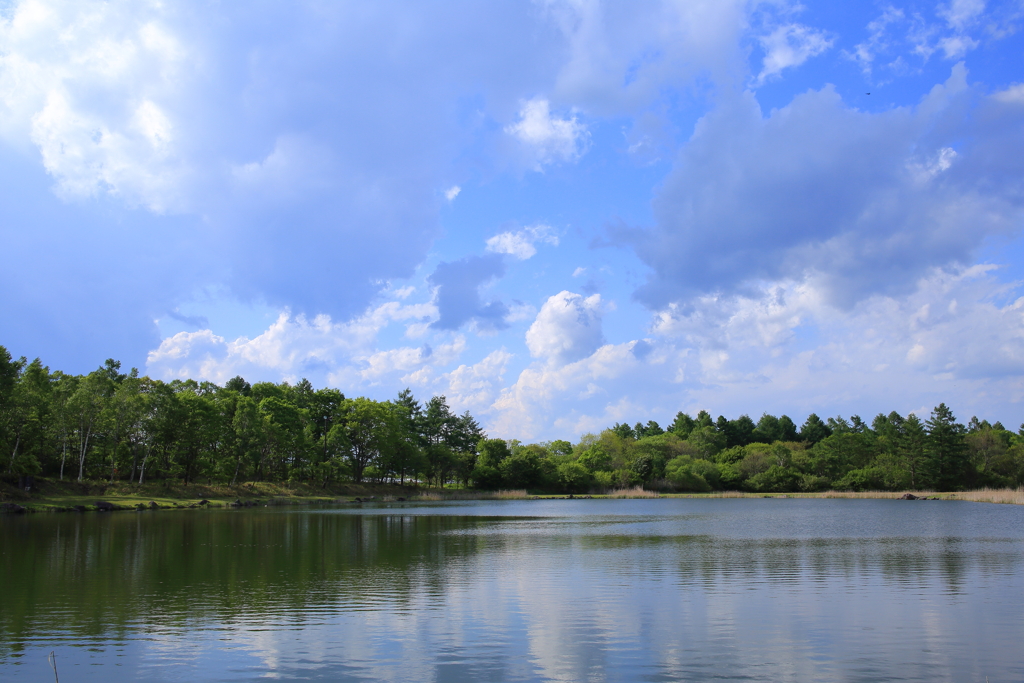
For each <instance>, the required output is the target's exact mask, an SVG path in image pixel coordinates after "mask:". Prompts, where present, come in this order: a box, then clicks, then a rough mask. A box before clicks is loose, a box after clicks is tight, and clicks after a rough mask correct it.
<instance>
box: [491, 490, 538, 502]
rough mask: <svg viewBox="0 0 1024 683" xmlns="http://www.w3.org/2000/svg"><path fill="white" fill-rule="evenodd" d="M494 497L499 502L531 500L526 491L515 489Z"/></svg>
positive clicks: (500, 492) (499, 492)
mask: <svg viewBox="0 0 1024 683" xmlns="http://www.w3.org/2000/svg"><path fill="white" fill-rule="evenodd" d="M494 497H495V498H497V499H499V500H513V499H523V498H529V497H530V494H529V493H527V492H526V489H513V490H503V491H498V492H497V493H496V494H494Z"/></svg>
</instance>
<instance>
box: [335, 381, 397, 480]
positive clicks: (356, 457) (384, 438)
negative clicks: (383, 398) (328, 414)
mask: <svg viewBox="0 0 1024 683" xmlns="http://www.w3.org/2000/svg"><path fill="white" fill-rule="evenodd" d="M344 414H345V416H344V419H343V420H342V421H341V423H340V424H338V425H335V427H334V428H333V429H332V432H334V431H335V430H338V432H340V434H338V433H335V441H336V442H340V443H346V442H347V446H348V448H347V452H346V453H345V458H346V460H347V461H348V463H349V467H350V469H351V472H352V480H353V481H354V482H356V483H357V484H358V483H361V482H362V481H363V472H365V470H366V468H367V467H368V466H369V465H370V464H371V463H372V462H373V461H374V460H375V459H376V458H378V457H379V456H380V454H381V453H382V452H385V451H387V450H388V449H389V448H391V447H392V445H393V440H394V438H395V427H396V425H395V414H394V412H393V411H392V410H391V409H390V408H389V406H388V405H386V404H384V403H379V402H377V401H372V400H370V399H368V398H355V399H345V411H344Z"/></svg>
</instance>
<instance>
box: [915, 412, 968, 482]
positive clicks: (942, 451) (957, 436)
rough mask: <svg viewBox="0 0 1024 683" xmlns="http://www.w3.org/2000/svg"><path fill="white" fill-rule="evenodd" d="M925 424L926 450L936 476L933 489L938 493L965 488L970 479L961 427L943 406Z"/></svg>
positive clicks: (963, 433)
mask: <svg viewBox="0 0 1024 683" xmlns="http://www.w3.org/2000/svg"><path fill="white" fill-rule="evenodd" d="M925 424H926V426H927V431H928V441H927V444H926V447H925V448H926V453H927V455H928V459H929V460H930V461H931V463H932V468H933V469H934V472H935V485H936V486H937V487H938V488H939V490H941V491H956V490H959V489H962V488H964V487H965V486H967V485H968V484H969V482H970V478H971V476H970V475H971V471H970V470H971V466H970V459H969V457H968V453H967V442H966V440H965V438H964V436H965V432H966V430H965V429H964V426H963V425H962V424H959V423H958V422H957V421H956V417H954V415H953V411H952V410H950V409H949V408H948V407H946V404H945V403H940V404H939V405H938V406H937V407H936V408H935V409H934V410H932V414H931V417H929V418H928V421H927V422H926V423H925Z"/></svg>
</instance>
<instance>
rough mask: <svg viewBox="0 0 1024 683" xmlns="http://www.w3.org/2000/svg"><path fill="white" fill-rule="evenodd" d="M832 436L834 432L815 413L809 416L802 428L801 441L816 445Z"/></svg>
mask: <svg viewBox="0 0 1024 683" xmlns="http://www.w3.org/2000/svg"><path fill="white" fill-rule="evenodd" d="M831 435H832V430H830V429H829V428H828V425H826V424H825V423H824V422H822V421H821V418H820V417H818V416H817V415H815V414H814V413H811V414H810V415H808V416H807V419H806V420H805V421H804V423H803V425H802V426H801V427H800V439H801V440H803V441H807V442H808V443H811V444H816V443H818V442H819V441H821V440H822V439H824V438H826V437H828V436H831Z"/></svg>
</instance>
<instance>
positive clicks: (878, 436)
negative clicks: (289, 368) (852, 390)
mask: <svg viewBox="0 0 1024 683" xmlns="http://www.w3.org/2000/svg"><path fill="white" fill-rule="evenodd" d="M0 449H2V450H0V471H3V472H4V473H5V474H6V475H8V476H11V475H14V476H18V475H43V476H52V477H55V478H59V479H64V478H69V479H70V478H75V479H78V480H80V481H81V480H86V479H89V480H100V479H102V480H106V481H109V482H111V483H114V482H119V481H125V482H135V483H137V484H142V483H143V482H165V483H170V482H174V481H180V482H183V483H184V484H185V485H191V484H193V483H205V484H212V483H215V482H216V483H220V484H229V483H230V484H231V485H236V484H239V483H241V482H261V481H262V482H288V483H289V484H296V483H301V484H303V485H307V486H319V487H321V488H326V487H329V486H330V485H332V484H335V483H345V482H352V483H356V484H358V483H361V482H369V483H400V484H406V483H419V484H429V485H433V486H440V487H445V486H466V487H469V486H473V487H476V488H478V489H485V490H499V489H518V490H528V491H531V492H551V493H555V492H560V493H584V492H586V491H592V490H593V491H607V490H611V489H616V488H627V487H633V486H641V487H648V488H659V489H668V490H676V491H686V492H702V491H712V490H747V491H759V492H783V491H822V490H827V489H829V488H834V489H841V490H849V491H865V490H878V489H882V490H890V491H898V490H907V489H911V490H921V489H937V490H960V489H965V488H972V487H977V486H991V487H1014V486H1021V485H1024V426H1022V431H1021V432H1019V433H1013V432H1010V431H1008V430H1006V429H1005V428H1004V427H1003V425H1001V424H999V423H998V422H997V423H995V424H990V423H989V422H988V421H986V420H982V419H979V418H977V417H972V418H971V419H970V420H969V421H968V424H967V425H966V426H964V425H963V424H961V423H959V422H958V421H957V420H956V418H955V416H954V415H953V413H952V411H951V410H950V409H949V408H948V407H947V406H946V405H945V404H940V405H939V406H937V407H936V408H935V409H934V410H933V411H932V413H931V415H930V416H929V417H928V419H927V421H922V419H920V418H919V417H918V416H916V415H914V414H910V415H907V416H905V417H904V416H901V415H899V414H898V413H895V412H891V413H889V414H879V415H877V416H876V417H875V418H874V419H873V420H872V421H871V424H870V425H869V424H867V423H866V422H865V421H864V420H862V419H861V418H860V417H859V416H857V415H853V416H850V417H849V418H844V417H841V416H834V417H829V418H827V419H824V420H823V419H821V418H820V417H818V415H816V414H814V413H811V414H810V415H808V416H807V418H806V420H805V421H804V422H803V424H802V425H801V426H800V427H799V429H798V428H797V426H796V424H795V423H794V422H793V420H792V419H790V418H789V417H788V416H786V415H781V416H779V417H776V416H774V415H771V414H769V413H767V412H766V413H764V414H762V415H761V417H760V419H759V420H758V421H757V422H756V423H755V422H754V421H753V420H752V419H751V418H750V417H749V416H747V415H741V416H739V417H737V418H735V419H727V418H726V417H725V416H719V417H718V418H717V419H713V418H712V417H711V414H710V413H708V412H707V411H703V410H702V411H700V412H699V413H697V415H696V416H695V417H691V416H690V415H689V414H687V413H685V412H681V411H680V412H679V413H677V414H676V416H675V418H674V420H673V421H672V423H671V425H669V426H668V428H667V429H662V427H661V426H660V425H659V424H658V423H657V422H655V421H654V420H647V421H637V422H636V423H635V424H634V425H633V426H630V425H629V424H628V423H616V424H615V425H613V426H612V427H611V428H609V429H606V430H604V431H602V432H600V433H598V434H584V435H583V436H582V437H581V438H580V440H579V442H578V443H576V444H572V443H570V442H569V441H565V440H556V441H551V442H546V443H540V444H524V443H521V442H519V441H516V440H503V439H492V438H487V435H486V434H484V433H483V431H482V430H481V429H480V426H479V425H478V423H477V422H476V420H475V418H474V417H473V416H472V415H470V414H469V413H468V412H466V413H462V414H458V413H456V412H455V411H453V410H452V409H451V408H450V406H449V405H448V402H447V399H446V398H445V397H444V396H433V397H431V398H430V399H429V400H428V401H426V403H420V402H419V401H418V400H416V399H415V398H414V397H413V395H412V392H411V391H410V390H408V389H406V390H404V391H402V392H401V393H400V394H399V395H398V396H397V397H396V398H395V399H394V400H392V401H374V400H371V399H368V398H346V397H345V395H344V394H343V393H342V392H341V391H339V390H338V389H331V388H324V389H316V388H314V387H313V386H312V385H311V384H310V383H309V382H308V381H306V380H301V381H299V382H298V383H297V384H295V385H290V384H288V383H287V382H282V383H280V384H275V383H272V382H257V383H255V384H250V383H249V382H247V381H245V379H244V378H242V377H234V378H232V379H230V380H228V381H227V383H226V384H225V385H224V386H223V387H219V386H217V385H216V384H213V383H211V382H197V381H195V380H191V379H185V380H180V379H179V380H174V381H172V382H162V381H159V380H154V379H151V378H149V377H143V376H140V375H139V372H138V371H137V370H135V369H131V370H130V371H128V372H121V364H120V363H119V362H118V361H116V360H114V359H107V360H106V361H105V362H104V363H103V365H102V366H100V367H98V368H97V369H96V370H94V371H93V372H90V373H88V374H85V375H68V374H65V373H62V372H60V371H51V370H50V369H49V368H48V367H46V366H45V365H43V363H42V362H41V361H40V360H39V359H36V360H34V361H31V362H29V361H27V359H25V358H19V359H14V358H12V357H11V355H10V353H9V352H8V351H7V349H5V348H4V347H2V346H0Z"/></svg>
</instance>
